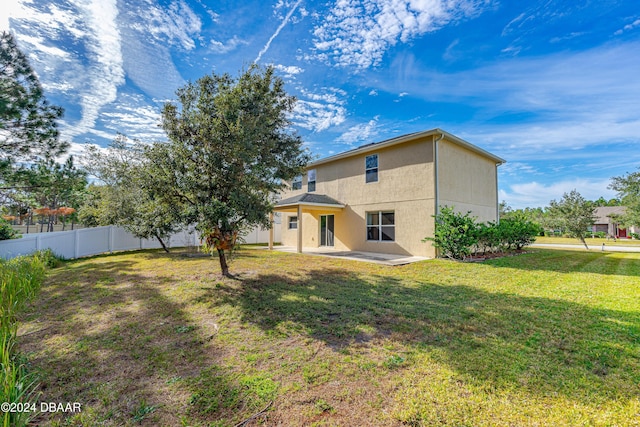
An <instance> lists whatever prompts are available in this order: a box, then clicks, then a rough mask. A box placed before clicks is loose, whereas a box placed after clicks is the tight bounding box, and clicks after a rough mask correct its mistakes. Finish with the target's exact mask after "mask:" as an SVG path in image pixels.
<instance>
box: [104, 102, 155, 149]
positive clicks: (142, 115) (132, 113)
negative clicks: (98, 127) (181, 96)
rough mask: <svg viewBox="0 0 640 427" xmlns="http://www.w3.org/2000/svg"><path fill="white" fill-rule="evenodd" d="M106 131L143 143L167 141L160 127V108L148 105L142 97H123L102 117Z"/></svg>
mask: <svg viewBox="0 0 640 427" xmlns="http://www.w3.org/2000/svg"><path fill="white" fill-rule="evenodd" d="M101 120H102V124H103V125H104V128H105V129H108V130H110V131H112V132H113V135H112V136H111V137H110V138H109V139H113V137H114V136H115V134H116V133H118V132H119V133H122V134H124V135H127V136H128V137H129V138H132V139H138V140H140V141H142V142H152V141H158V140H166V139H167V137H166V134H165V133H164V130H163V129H162V128H161V127H160V124H161V114H160V108H158V107H153V106H150V105H148V104H147V103H146V102H145V100H144V99H143V98H142V97H139V96H131V95H122V96H120V98H119V99H118V103H117V104H116V105H115V108H113V110H111V111H107V112H104V113H103V114H102V115H101Z"/></svg>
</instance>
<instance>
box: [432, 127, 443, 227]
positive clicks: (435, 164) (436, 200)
mask: <svg viewBox="0 0 640 427" xmlns="http://www.w3.org/2000/svg"><path fill="white" fill-rule="evenodd" d="M443 139H444V133H441V134H440V137H438V138H436V139H434V140H433V175H434V178H433V182H434V203H435V209H434V212H435V214H436V215H438V211H439V210H440V206H439V193H440V192H439V191H438V187H439V183H438V142H439V141H442V140H443Z"/></svg>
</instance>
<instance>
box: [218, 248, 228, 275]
mask: <svg viewBox="0 0 640 427" xmlns="http://www.w3.org/2000/svg"><path fill="white" fill-rule="evenodd" d="M218 258H219V259H220V270H222V275H223V276H227V277H228V276H229V266H228V265H227V257H226V255H225V253H224V249H218Z"/></svg>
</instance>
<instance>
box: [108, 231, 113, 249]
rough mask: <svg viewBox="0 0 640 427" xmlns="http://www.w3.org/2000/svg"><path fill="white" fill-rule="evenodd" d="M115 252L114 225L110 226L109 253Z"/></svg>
mask: <svg viewBox="0 0 640 427" xmlns="http://www.w3.org/2000/svg"><path fill="white" fill-rule="evenodd" d="M112 252H113V225H110V226H109V253H112Z"/></svg>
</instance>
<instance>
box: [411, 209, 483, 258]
mask: <svg viewBox="0 0 640 427" xmlns="http://www.w3.org/2000/svg"><path fill="white" fill-rule="evenodd" d="M434 217H435V219H436V229H435V233H434V237H426V238H424V239H423V240H422V241H423V242H425V241H432V242H433V244H434V246H435V247H436V248H438V249H439V250H440V256H444V257H446V258H451V259H465V258H466V257H467V256H469V255H471V248H472V247H473V246H475V245H476V244H477V243H478V227H477V225H476V221H475V219H474V218H472V217H471V212H467V213H466V214H462V213H457V212H454V210H453V208H450V207H448V206H443V207H440V212H439V213H438V214H437V215H435V216H434Z"/></svg>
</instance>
